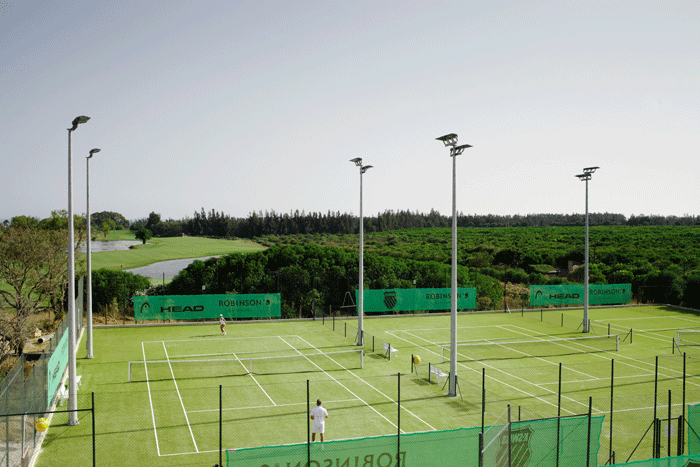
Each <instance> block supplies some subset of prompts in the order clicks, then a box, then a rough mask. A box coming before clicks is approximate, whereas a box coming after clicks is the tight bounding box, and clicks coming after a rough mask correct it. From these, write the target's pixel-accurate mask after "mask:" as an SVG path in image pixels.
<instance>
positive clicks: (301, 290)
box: [164, 243, 503, 317]
mask: <svg viewBox="0 0 700 467" xmlns="http://www.w3.org/2000/svg"><path fill="white" fill-rule="evenodd" d="M364 264H365V270H364V286H365V288H368V289H391V288H411V287H414V283H413V281H414V280H415V287H418V288H432V287H449V270H450V266H449V265H448V264H440V263H437V262H435V261H415V260H412V259H408V258H402V257H391V256H385V255H380V254H376V253H368V254H366V255H365V258H364ZM358 269H359V258H358V254H357V253H355V252H348V251H345V250H344V249H341V248H336V247H321V246H319V245H316V244H313V243H309V244H306V245H279V246H273V247H272V248H270V249H268V250H266V251H262V252H258V253H251V254H241V253H235V254H231V255H226V256H223V257H221V258H211V259H209V260H207V261H195V262H193V263H192V264H191V265H190V266H189V267H187V268H186V269H184V270H183V271H181V272H180V274H179V275H178V276H176V277H175V278H174V279H173V280H172V282H171V283H170V284H168V285H167V286H165V288H164V291H165V292H166V293H167V294H172V295H189V294H201V293H212V294H224V293H246V294H249V293H250V294H252V293H270V292H273V291H275V292H278V293H280V294H281V297H282V311H283V316H285V317H289V316H297V312H296V310H298V309H299V307H300V306H301V307H302V308H303V310H304V311H303V314H304V315H306V316H308V315H310V313H311V309H313V308H316V309H327V308H328V307H333V308H335V309H337V308H338V307H340V306H342V305H344V299H345V296H346V294H347V293H350V294H351V296H353V297H354V293H355V289H356V288H357V286H358V282H357V280H358ZM458 285H459V286H460V287H469V286H477V287H478V290H479V299H480V303H482V304H484V305H483V306H484V309H490V308H492V307H493V306H497V305H499V304H500V303H501V302H502V297H503V290H502V288H501V286H500V284H499V283H498V281H497V280H495V279H494V278H492V277H489V276H486V275H476V274H474V275H470V274H469V269H468V268H466V267H460V268H459V269H458ZM203 287H204V288H203Z"/></svg>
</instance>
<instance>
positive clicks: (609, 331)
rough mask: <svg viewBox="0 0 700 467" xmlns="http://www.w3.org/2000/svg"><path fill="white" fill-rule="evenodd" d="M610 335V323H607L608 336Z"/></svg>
mask: <svg viewBox="0 0 700 467" xmlns="http://www.w3.org/2000/svg"><path fill="white" fill-rule="evenodd" d="M609 335H610V323H608V336H609Z"/></svg>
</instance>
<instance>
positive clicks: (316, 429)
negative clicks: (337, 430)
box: [311, 422, 326, 433]
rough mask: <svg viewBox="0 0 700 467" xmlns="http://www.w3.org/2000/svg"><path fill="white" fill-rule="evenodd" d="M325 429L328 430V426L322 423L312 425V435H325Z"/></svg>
mask: <svg viewBox="0 0 700 467" xmlns="http://www.w3.org/2000/svg"><path fill="white" fill-rule="evenodd" d="M325 428H326V424H325V423H324V422H321V423H316V422H314V423H312V424H311V433H323V431H324V429H325Z"/></svg>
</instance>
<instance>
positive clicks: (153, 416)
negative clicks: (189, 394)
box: [141, 341, 160, 456]
mask: <svg viewBox="0 0 700 467" xmlns="http://www.w3.org/2000/svg"><path fill="white" fill-rule="evenodd" d="M141 352H142V353H143V369H144V370H145V372H146V387H147V388H148V403H149V404H150V405H151V419H152V420H153V435H154V436H155V438H156V452H157V453H158V456H160V444H158V429H157V428H156V414H155V412H154V411H153V398H152V397H151V380H150V379H149V378H148V365H147V364H146V349H145V347H144V345H143V341H142V342H141Z"/></svg>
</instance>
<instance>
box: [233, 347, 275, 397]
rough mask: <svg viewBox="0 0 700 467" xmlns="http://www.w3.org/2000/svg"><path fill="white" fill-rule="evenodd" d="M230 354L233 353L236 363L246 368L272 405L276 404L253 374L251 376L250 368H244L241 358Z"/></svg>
mask: <svg viewBox="0 0 700 467" xmlns="http://www.w3.org/2000/svg"><path fill="white" fill-rule="evenodd" d="M231 355H233V357H234V358H235V359H236V360H238V363H240V364H241V366H242V367H243V369H244V370H246V372H247V373H248V374H249V375H250V377H251V378H253V381H255V384H257V385H258V387H259V388H260V390H261V391H262V392H263V394H265V397H267V398H268V399H270V402H272V405H275V406H276V405H277V403H276V402H275V401H274V400H272V397H270V395H269V394H268V393H267V391H265V389H264V388H263V387H262V386H261V385H260V383H259V382H258V380H257V379H256V378H255V376H253V372H252V371H250V370H248V368H246V366H245V365H244V364H243V362H242V361H241V359H240V358H238V357H237V356H236V354H235V353H232V354H231Z"/></svg>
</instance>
